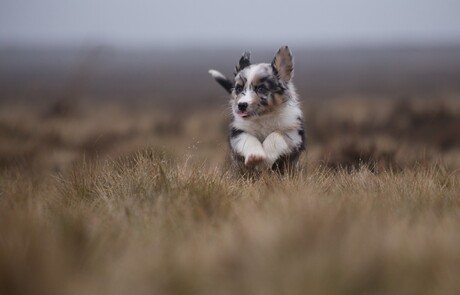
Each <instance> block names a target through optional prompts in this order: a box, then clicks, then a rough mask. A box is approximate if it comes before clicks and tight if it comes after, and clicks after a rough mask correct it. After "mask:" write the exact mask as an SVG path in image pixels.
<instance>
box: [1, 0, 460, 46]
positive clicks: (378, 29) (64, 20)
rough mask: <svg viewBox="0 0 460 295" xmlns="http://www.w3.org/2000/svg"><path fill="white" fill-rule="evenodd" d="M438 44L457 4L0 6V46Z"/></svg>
mask: <svg viewBox="0 0 460 295" xmlns="http://www.w3.org/2000/svg"><path fill="white" fill-rule="evenodd" d="M443 41H447V42H452V41H454V42H455V41H460V0H336V1H331V0H317V1H300V0H298V1H293V0H283V1H281V0H280V1H274V0H265V1H248V0H226V1H217V0H202V1H200V0H197V1H193V0H189V1H185V0H184V1H178V0H162V1H160V0H151V1H147V0H130V1H128V0H126V1H121V0H98V1H97V0H0V44H9V43H32V44H33V43H38V44H81V43H99V44H112V45H119V46H145V45H147V46H170V45H178V44H180V45H183V44H189V45H193V46H208V45H228V44H240V43H251V44H252V43H254V44H263V45H268V44H276V45H277V46H278V45H279V44H293V43H294V44H303V45H317V44H320V45H321V44H339V45H340V44H353V43H355V42H358V43H371V44H372V43H382V42H383V43H385V42H391V43H398V42H408V43H410V42H427V43H431V42H443ZM0 46H1V45H0Z"/></svg>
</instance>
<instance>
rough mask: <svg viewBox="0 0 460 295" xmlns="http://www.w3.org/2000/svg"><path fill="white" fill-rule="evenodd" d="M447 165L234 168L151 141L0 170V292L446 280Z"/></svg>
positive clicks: (435, 290) (452, 193) (418, 287)
mask: <svg viewBox="0 0 460 295" xmlns="http://www.w3.org/2000/svg"><path fill="white" fill-rule="evenodd" d="M459 245H460V176H459V173H458V172H455V171H454V172H452V171H450V170H444V169H443V168H442V167H439V166H431V167H430V166H428V167H426V166H424V167H422V166H420V167H414V168H411V169H409V168H408V169H403V170H402V171H398V172H391V171H379V172H378V173H377V172H373V171H371V170H369V169H368V168H366V167H361V168H357V169H355V170H352V171H345V170H329V169H327V168H322V167H321V166H318V165H311V167H310V166H309V167H307V168H306V169H304V170H302V171H299V172H298V173H297V174H295V175H294V176H283V177H280V176H278V175H274V174H271V173H266V174H264V175H262V176H260V177H259V178H257V179H238V178H235V177H234V176H232V175H231V174H230V173H227V172H225V171H222V169H213V168H211V169H210V168H207V166H206V165H199V164H196V163H192V162H189V163H187V164H184V162H182V161H177V159H175V158H170V157H166V156H164V155H161V154H159V153H158V152H155V151H153V150H147V151H145V152H141V153H138V154H136V155H135V156H132V157H128V156H125V157H122V159H121V160H119V161H118V160H117V161H106V162H101V161H99V162H98V161H81V162H80V164H79V165H77V166H76V167H74V168H73V169H71V171H70V172H68V173H64V174H63V175H61V176H58V177H57V176H52V175H47V176H41V177H37V178H33V177H27V178H24V177H23V176H22V174H21V173H13V172H11V173H7V172H4V173H3V174H2V176H1V179H0V294H25V293H28V294H127V293H131V294H458V292H460V281H459V280H458V278H459V277H460V247H459Z"/></svg>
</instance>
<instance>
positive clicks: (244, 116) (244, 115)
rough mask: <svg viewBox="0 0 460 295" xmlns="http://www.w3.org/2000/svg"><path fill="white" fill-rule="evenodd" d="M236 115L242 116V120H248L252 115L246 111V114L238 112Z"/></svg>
mask: <svg viewBox="0 0 460 295" xmlns="http://www.w3.org/2000/svg"><path fill="white" fill-rule="evenodd" d="M236 113H237V114H238V116H240V117H241V118H248V117H250V113H249V112H247V111H244V112H242V111H237V112H236Z"/></svg>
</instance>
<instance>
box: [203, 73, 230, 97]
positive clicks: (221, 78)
mask: <svg viewBox="0 0 460 295" xmlns="http://www.w3.org/2000/svg"><path fill="white" fill-rule="evenodd" d="M209 73H210V74H211V76H212V77H213V78H214V79H216V81H217V83H219V84H220V86H222V87H224V88H225V90H227V92H228V93H231V92H232V88H233V81H232V80H230V79H229V78H227V77H225V76H224V75H222V74H221V73H220V72H218V71H216V70H209Z"/></svg>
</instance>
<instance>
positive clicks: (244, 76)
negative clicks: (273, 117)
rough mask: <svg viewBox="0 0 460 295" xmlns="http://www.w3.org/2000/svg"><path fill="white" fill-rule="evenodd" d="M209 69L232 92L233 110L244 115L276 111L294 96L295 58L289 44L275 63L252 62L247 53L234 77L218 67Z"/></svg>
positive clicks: (257, 114)
mask: <svg viewBox="0 0 460 295" xmlns="http://www.w3.org/2000/svg"><path fill="white" fill-rule="evenodd" d="M209 73H210V74H211V75H212V76H213V77H214V78H215V79H216V81H217V82H218V83H219V84H220V85H221V86H222V87H224V88H225V89H226V90H227V91H228V92H229V93H230V94H231V105H232V110H233V113H234V115H235V116H239V117H241V118H246V119H247V118H251V117H255V116H261V115H264V114H267V113H270V112H273V111H274V110H276V109H277V108H278V107H279V106H280V105H282V104H283V103H284V102H286V101H288V100H289V99H290V98H291V88H292V85H291V79H292V77H293V61H292V54H291V52H290V51H289V48H288V47H287V46H285V47H281V48H280V49H279V50H278V52H277V53H276V55H275V58H274V59H273V61H272V62H271V63H259V64H251V61H250V57H249V53H248V52H245V53H243V56H242V57H241V58H240V61H239V63H238V65H237V66H236V68H235V78H234V79H233V80H230V79H228V78H226V77H225V76H224V75H222V74H221V73H219V72H217V71H215V70H210V71H209Z"/></svg>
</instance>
